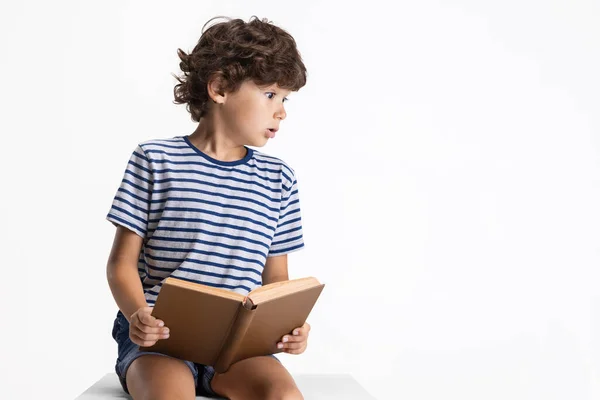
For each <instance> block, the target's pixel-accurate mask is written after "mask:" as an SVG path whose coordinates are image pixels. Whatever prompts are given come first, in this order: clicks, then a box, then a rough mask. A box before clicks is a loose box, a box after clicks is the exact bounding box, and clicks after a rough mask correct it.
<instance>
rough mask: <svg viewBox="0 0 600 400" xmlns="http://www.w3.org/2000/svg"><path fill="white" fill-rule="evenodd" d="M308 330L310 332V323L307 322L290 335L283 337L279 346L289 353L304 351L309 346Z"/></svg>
mask: <svg viewBox="0 0 600 400" xmlns="http://www.w3.org/2000/svg"><path fill="white" fill-rule="evenodd" d="M308 332H310V325H309V324H308V322H305V323H304V325H302V326H301V327H299V328H295V329H294V330H293V331H292V333H291V334H290V335H285V336H284V337H282V338H281V342H279V343H277V348H278V349H280V348H282V349H283V351H284V352H286V353H289V354H302V353H304V350H306V347H307V346H308ZM296 333H297V334H296ZM280 346H281V347H280Z"/></svg>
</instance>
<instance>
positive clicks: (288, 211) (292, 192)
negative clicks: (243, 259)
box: [268, 173, 304, 257]
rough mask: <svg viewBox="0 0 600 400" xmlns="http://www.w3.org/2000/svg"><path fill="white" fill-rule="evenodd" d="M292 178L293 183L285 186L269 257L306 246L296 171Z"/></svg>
mask: <svg viewBox="0 0 600 400" xmlns="http://www.w3.org/2000/svg"><path fill="white" fill-rule="evenodd" d="M290 178H291V179H290V180H291V182H292V183H291V185H290V186H289V187H287V188H286V187H285V186H284V187H283V196H282V201H281V208H280V210H279V220H278V222H277V228H276V229H275V236H274V237H273V241H272V242H271V247H270V248H269V255H268V256H269V257H272V256H281V255H284V254H288V253H291V252H294V251H297V250H300V249H301V248H303V247H304V237H303V235H302V218H301V216H300V197H299V195H298V181H297V180H296V176H295V174H294V173H292V175H291V177H290Z"/></svg>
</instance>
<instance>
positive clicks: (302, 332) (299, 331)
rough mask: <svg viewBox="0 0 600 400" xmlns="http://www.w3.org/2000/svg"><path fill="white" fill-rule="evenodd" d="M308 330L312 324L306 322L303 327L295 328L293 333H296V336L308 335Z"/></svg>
mask: <svg viewBox="0 0 600 400" xmlns="http://www.w3.org/2000/svg"><path fill="white" fill-rule="evenodd" d="M308 332H310V325H308V324H307V323H305V324H304V325H302V326H301V327H299V328H295V329H294V330H293V331H292V335H294V336H307V335H308Z"/></svg>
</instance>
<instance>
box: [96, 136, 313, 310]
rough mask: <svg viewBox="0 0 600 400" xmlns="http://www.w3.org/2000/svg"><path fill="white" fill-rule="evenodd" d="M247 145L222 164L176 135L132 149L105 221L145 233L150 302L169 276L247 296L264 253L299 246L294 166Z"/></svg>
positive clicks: (143, 269)
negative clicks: (244, 151) (239, 154)
mask: <svg viewBox="0 0 600 400" xmlns="http://www.w3.org/2000/svg"><path fill="white" fill-rule="evenodd" d="M247 149H248V152H247V155H246V156H245V157H244V158H243V159H241V160H238V161H233V162H223V161H219V160H216V159H214V158H212V157H210V156H208V155H206V154H204V153H203V152H201V151H200V150H199V149H197V148H196V147H195V146H194V145H193V144H192V143H191V142H190V141H189V139H188V137H187V136H176V137H174V138H171V139H160V140H150V141H146V142H143V143H141V144H139V145H138V146H137V147H136V149H135V150H134V151H133V153H132V155H131V157H130V159H129V163H128V164H127V168H126V170H125V173H124V176H123V180H122V181H121V184H120V186H119V189H118V190H117V193H116V195H115V197H114V200H113V203H112V207H111V209H110V211H109V213H108V215H107V216H106V219H107V220H109V221H111V222H112V223H113V224H115V225H122V226H124V227H126V228H128V229H130V230H131V231H133V232H135V233H137V234H138V235H139V236H141V237H142V238H143V239H144V241H143V245H142V249H141V251H140V257H139V262H138V271H139V273H140V279H141V280H142V285H143V287H144V292H145V294H146V301H147V302H148V304H150V305H153V304H154V302H155V301H156V296H158V293H159V292H160V288H161V285H162V282H163V280H164V279H165V278H167V277H169V276H173V277H177V278H180V279H184V280H188V281H192V282H198V283H202V284H205V285H210V286H214V287H220V288H224V289H228V290H232V291H235V292H238V293H241V294H244V295H245V294H247V293H248V292H250V291H251V290H252V289H254V288H256V287H258V286H260V285H261V284H262V280H261V274H262V271H263V268H264V265H265V262H266V259H267V257H270V256H276V255H282V254H288V253H290V252H293V251H296V250H299V249H301V248H302V247H303V246H304V240H303V235H302V221H301V216H300V203H299V197H298V183H297V181H296V177H295V174H294V170H293V169H292V168H290V167H289V166H288V165H287V164H286V163H285V162H283V161H282V160H280V159H278V158H275V157H272V156H268V155H266V154H264V153H262V152H259V151H257V150H253V149H251V148H247Z"/></svg>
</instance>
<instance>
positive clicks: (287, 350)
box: [285, 344, 307, 354]
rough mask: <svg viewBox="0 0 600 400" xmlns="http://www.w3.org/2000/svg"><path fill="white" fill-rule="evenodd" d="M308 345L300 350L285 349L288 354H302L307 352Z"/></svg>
mask: <svg viewBox="0 0 600 400" xmlns="http://www.w3.org/2000/svg"><path fill="white" fill-rule="evenodd" d="M306 347H307V346H306V344H305V345H304V346H302V347H301V348H299V349H285V352H286V353H288V354H302V353H304V351H306Z"/></svg>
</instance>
